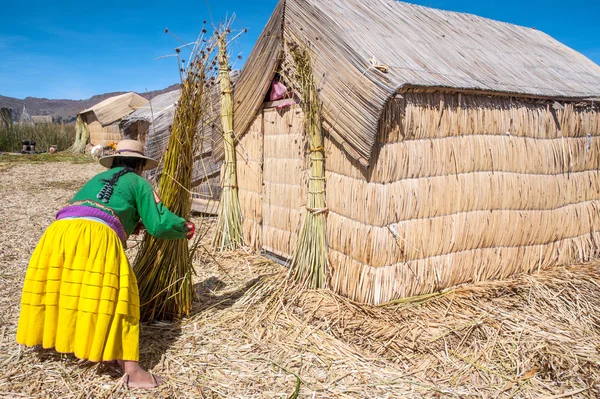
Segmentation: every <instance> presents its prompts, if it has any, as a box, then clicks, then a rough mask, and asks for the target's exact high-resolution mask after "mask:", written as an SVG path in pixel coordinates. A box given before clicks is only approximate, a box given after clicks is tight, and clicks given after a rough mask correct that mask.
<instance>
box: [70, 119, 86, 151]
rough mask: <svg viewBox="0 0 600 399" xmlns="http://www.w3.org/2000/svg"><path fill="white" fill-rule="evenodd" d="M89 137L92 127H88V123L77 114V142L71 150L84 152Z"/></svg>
mask: <svg viewBox="0 0 600 399" xmlns="http://www.w3.org/2000/svg"><path fill="white" fill-rule="evenodd" d="M89 138H90V129H89V128H88V125H87V123H86V122H85V121H84V120H83V118H82V117H81V115H77V122H75V142H74V143H73V145H72V146H71V152H73V153H75V154H83V153H84V151H85V145H86V144H87V142H88V140H89Z"/></svg>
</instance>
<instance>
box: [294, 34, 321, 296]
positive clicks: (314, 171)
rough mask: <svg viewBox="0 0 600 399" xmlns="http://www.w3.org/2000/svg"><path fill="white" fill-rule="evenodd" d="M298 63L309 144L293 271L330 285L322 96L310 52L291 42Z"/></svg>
mask: <svg viewBox="0 0 600 399" xmlns="http://www.w3.org/2000/svg"><path fill="white" fill-rule="evenodd" d="M289 48H290V52H291V55H292V59H293V61H294V64H295V75H294V79H295V80H296V82H294V84H295V85H296V86H297V87H298V89H299V90H300V95H301V97H302V102H301V106H302V109H303V111H304V131H305V134H306V136H307V137H308V143H309V146H310V172H309V181H308V202H307V206H306V210H307V212H306V217H305V219H304V225H303V226H302V230H301V231H300V235H299V237H298V243H297V245H296V249H295V250H294V254H293V257H292V261H291V265H290V275H291V276H292V278H293V279H295V280H296V281H297V282H299V283H300V284H302V285H303V286H304V287H306V288H309V289H317V288H325V287H326V285H327V278H328V269H329V258H328V244H327V204H326V201H325V148H324V144H323V130H322V119H321V107H322V104H321V100H320V99H319V95H318V92H317V88H316V83H315V79H314V76H313V73H312V65H311V58H310V52H309V50H308V49H307V48H306V47H303V46H298V45H290V47H289Z"/></svg>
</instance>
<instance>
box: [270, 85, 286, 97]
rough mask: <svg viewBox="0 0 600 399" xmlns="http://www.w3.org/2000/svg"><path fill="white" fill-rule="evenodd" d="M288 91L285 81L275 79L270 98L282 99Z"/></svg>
mask: <svg viewBox="0 0 600 399" xmlns="http://www.w3.org/2000/svg"><path fill="white" fill-rule="evenodd" d="M286 92H287V87H285V85H284V84H283V83H281V82H277V81H275V80H274V81H273V83H272V84H271V95H270V96H269V99H270V100H271V101H277V100H281V99H282V98H283V97H284V96H285V93H286Z"/></svg>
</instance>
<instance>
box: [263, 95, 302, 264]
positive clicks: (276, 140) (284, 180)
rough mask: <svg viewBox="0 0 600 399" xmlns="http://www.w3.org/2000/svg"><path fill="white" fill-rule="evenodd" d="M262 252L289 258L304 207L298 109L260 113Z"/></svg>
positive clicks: (300, 121) (299, 111)
mask: <svg viewBox="0 0 600 399" xmlns="http://www.w3.org/2000/svg"><path fill="white" fill-rule="evenodd" d="M263 132H264V135H263V140H264V155H263V157H264V164H263V192H262V206H263V226H262V229H263V236H262V248H263V249H264V250H266V251H269V252H272V253H274V254H276V255H279V256H281V257H284V258H289V257H291V255H292V253H293V251H294V248H295V245H296V241H297V238H298V233H299V231H300V227H301V221H302V220H303V216H304V215H303V213H304V208H303V207H304V205H305V204H306V199H307V198H306V186H307V181H308V180H307V176H306V161H305V159H304V152H305V142H304V137H303V113H302V110H301V108H300V107H298V106H293V107H291V108H289V109H283V110H278V109H275V108H269V109H265V110H264V111H263Z"/></svg>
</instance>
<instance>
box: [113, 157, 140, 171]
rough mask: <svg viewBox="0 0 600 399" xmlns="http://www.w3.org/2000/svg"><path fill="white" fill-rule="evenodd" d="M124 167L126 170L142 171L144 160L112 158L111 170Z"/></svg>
mask: <svg viewBox="0 0 600 399" xmlns="http://www.w3.org/2000/svg"><path fill="white" fill-rule="evenodd" d="M121 166H125V167H126V168H131V169H133V170H138V168H139V169H144V166H146V160H145V159H144V158H135V157H114V158H113V162H112V166H111V167H110V168H111V169H112V168H117V167H121Z"/></svg>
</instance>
